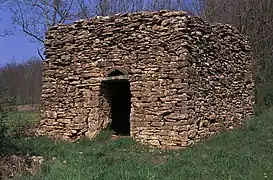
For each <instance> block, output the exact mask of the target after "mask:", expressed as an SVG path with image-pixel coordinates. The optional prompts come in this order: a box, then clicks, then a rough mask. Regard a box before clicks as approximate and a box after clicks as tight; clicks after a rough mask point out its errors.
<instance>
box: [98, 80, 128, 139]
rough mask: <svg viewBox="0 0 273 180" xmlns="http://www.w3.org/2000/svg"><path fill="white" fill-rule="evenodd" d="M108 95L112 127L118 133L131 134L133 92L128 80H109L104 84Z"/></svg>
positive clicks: (105, 93) (104, 89) (104, 93)
mask: <svg viewBox="0 0 273 180" xmlns="http://www.w3.org/2000/svg"><path fill="white" fill-rule="evenodd" d="M102 88H103V94H102V95H103V96H105V97H107V100H108V103H109V106H110V114H111V119H112V123H111V126H110V128H111V129H112V130H113V131H114V133H115V134H117V135H130V112H131V92H130V83H129V81H128V80H123V79H122V80H108V81H104V82H103V84H102Z"/></svg>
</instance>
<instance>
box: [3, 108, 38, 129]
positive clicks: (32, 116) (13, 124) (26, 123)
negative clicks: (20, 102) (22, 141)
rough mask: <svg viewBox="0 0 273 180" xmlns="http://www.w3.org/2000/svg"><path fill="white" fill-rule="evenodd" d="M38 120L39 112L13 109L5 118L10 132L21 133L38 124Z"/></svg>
mask: <svg viewBox="0 0 273 180" xmlns="http://www.w3.org/2000/svg"><path fill="white" fill-rule="evenodd" d="M38 121H39V119H38V113H37V112H33V111H21V112H18V111H11V112H9V113H8V116H7V117H6V118H5V119H4V123H5V125H6V126H7V130H8V133H19V132H20V133H21V132H22V131H24V130H26V129H28V128H31V127H32V126H33V125H35V124H37V122H38Z"/></svg>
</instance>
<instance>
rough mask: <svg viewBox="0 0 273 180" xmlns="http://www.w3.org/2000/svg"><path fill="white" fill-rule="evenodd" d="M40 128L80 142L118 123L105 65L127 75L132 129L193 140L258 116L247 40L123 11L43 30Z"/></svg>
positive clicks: (172, 16) (178, 141) (165, 142)
mask: <svg viewBox="0 0 273 180" xmlns="http://www.w3.org/2000/svg"><path fill="white" fill-rule="evenodd" d="M45 47H46V60H45V61H44V69H43V87H42V104H41V123H40V128H39V134H41V135H48V136H52V137H55V138H58V139H65V140H77V139H79V138H80V137H82V136H88V137H90V138H92V137H94V136H96V135H97V133H98V132H100V131H101V130H102V129H104V128H106V127H108V125H109V123H111V113H109V112H110V110H109V109H110V106H109V104H107V103H105V102H107V101H104V100H103V99H104V97H103V96H101V92H100V91H101V84H102V81H103V78H105V77H106V76H107V72H109V71H111V70H113V69H115V68H116V69H120V70H121V71H123V72H126V76H128V80H129V82H130V90H131V93H132V98H131V102H132V104H131V114H130V123H131V127H130V129H131V136H132V137H133V138H134V139H135V140H136V141H138V142H141V143H144V144H147V145H151V146H156V147H160V148H172V147H186V146H189V145H191V144H193V143H194V142H197V141H200V140H203V139H206V138H208V137H210V136H212V135H214V134H215V133H216V132H219V131H221V130H224V129H233V128H234V127H237V126H238V125H241V124H242V122H243V121H244V120H245V119H246V118H248V117H250V116H251V115H252V114H253V104H254V93H253V86H254V84H253V79H252V69H251V68H252V65H251V64H252V57H251V47H250V46H249V41H248V38H247V37H245V36H243V35H242V34H240V33H239V32H238V30H236V29H235V28H234V27H232V26H230V25H224V24H209V23H208V22H206V21H204V20H202V19H201V18H200V17H195V16H190V15H188V14H187V13H186V12H180V11H179V12H175V11H159V12H139V13H131V14H117V15H114V16H105V17H94V18H91V19H86V20H80V21H77V22H75V23H73V24H70V25H58V26H55V27H52V28H51V29H50V30H49V31H48V32H47V35H46V41H45Z"/></svg>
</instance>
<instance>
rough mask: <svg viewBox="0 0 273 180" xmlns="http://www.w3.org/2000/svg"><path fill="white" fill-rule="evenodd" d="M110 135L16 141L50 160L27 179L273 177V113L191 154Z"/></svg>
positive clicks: (228, 179) (233, 179) (248, 179)
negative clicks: (80, 138)
mask: <svg viewBox="0 0 273 180" xmlns="http://www.w3.org/2000/svg"><path fill="white" fill-rule="evenodd" d="M31 117H35V116H31ZM27 119H29V118H27ZM109 137H110V132H107V131H105V132H103V133H101V134H100V135H99V137H97V138H96V139H94V140H92V141H90V140H87V139H82V140H80V141H79V142H75V143H65V142H58V143H55V142H53V141H51V140H49V139H47V138H44V137H39V138H17V139H14V143H16V145H17V147H20V148H21V150H22V152H25V153H28V154H31V155H41V156H43V157H45V160H46V161H45V162H46V163H45V164H44V166H43V167H42V170H41V171H39V172H38V173H36V174H35V175H34V176H32V175H30V174H26V175H24V176H23V177H22V179H26V180H32V179H33V180H40V179H41V180H51V179H52V180H57V179H58V180H59V179H60V180H86V179H90V180H91V179H92V180H93V179H98V180H127V179H128V180H134V179H135V180H152V179H156V180H161V179H162V180H163V179H164V180H166V179H168V180H180V179H181V180H183V179H185V180H189V179H198V180H203V179H204V180H214V179H217V180H220V179H225V180H240V179H246V180H251V179H253V180H259V179H273V164H272V163H273V112H269V113H265V114H264V115H262V116H260V117H257V118H253V119H251V120H249V121H248V122H247V123H246V126H245V127H244V128H243V129H241V130H239V131H233V132H226V133H222V134H221V135H218V136H217V137H215V138H213V139H212V140H209V141H206V142H204V143H201V144H198V145H196V146H193V147H190V148H188V149H186V150H179V151H162V150H156V149H151V148H147V147H145V146H142V145H140V144H138V143H135V142H134V141H133V140H132V139H130V138H120V139H117V140H111V139H110V138H109Z"/></svg>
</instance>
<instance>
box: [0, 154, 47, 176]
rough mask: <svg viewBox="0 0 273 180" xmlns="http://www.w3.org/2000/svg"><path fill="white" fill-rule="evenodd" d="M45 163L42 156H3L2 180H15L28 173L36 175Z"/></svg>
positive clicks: (0, 159)
mask: <svg viewBox="0 0 273 180" xmlns="http://www.w3.org/2000/svg"><path fill="white" fill-rule="evenodd" d="M43 162H44V158H43V157H42V156H21V155H11V156H1V157H0V179H3V180H4V179H14V178H17V177H20V176H22V175H24V174H26V173H31V174H35V173H36V172H38V171H39V170H40V169H41V166H42V164H43Z"/></svg>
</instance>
